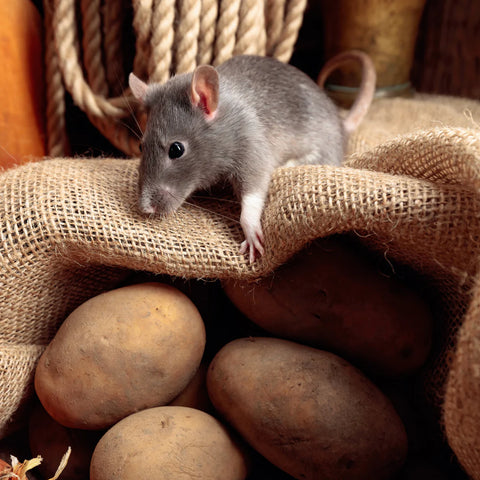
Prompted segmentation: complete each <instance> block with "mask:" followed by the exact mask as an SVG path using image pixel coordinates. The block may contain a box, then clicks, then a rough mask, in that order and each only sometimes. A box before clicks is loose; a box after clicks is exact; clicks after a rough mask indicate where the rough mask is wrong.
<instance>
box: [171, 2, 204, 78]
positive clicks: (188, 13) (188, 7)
mask: <svg viewBox="0 0 480 480" xmlns="http://www.w3.org/2000/svg"><path fill="white" fill-rule="evenodd" d="M201 9H202V1H201V0H183V1H181V2H180V12H179V13H180V15H179V16H180V18H181V19H182V20H181V22H180V23H179V24H178V28H177V32H176V36H175V39H176V45H177V48H176V57H175V64H176V71H177V73H185V72H191V71H193V70H194V69H195V67H196V66H197V52H198V33H199V32H200V12H201Z"/></svg>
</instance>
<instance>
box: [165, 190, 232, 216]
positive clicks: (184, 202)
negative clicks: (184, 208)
mask: <svg viewBox="0 0 480 480" xmlns="http://www.w3.org/2000/svg"><path fill="white" fill-rule="evenodd" d="M168 194H169V195H170V196H171V197H172V198H174V199H175V200H178V198H177V197H176V196H175V195H174V194H173V193H172V192H168ZM183 204H184V205H190V206H191V207H193V208H196V209H198V210H202V211H204V212H207V213H213V214H214V215H216V216H218V217H221V218H224V219H226V220H229V221H231V222H235V223H240V222H239V221H238V220H237V219H236V218H234V217H229V216H228V215H223V214H222V213H219V212H215V211H214V210H210V209H208V208H205V207H201V206H200V205H197V204H195V203H192V202H189V201H188V200H184V201H183Z"/></svg>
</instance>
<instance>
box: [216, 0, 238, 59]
mask: <svg viewBox="0 0 480 480" xmlns="http://www.w3.org/2000/svg"><path fill="white" fill-rule="evenodd" d="M219 1H220V2H221V3H220V16H219V18H218V22H217V39H216V42H215V49H214V59H213V64H214V65H220V64H221V63H223V62H224V61H225V60H228V59H229V58H230V57H231V56H232V55H233V51H234V49H235V36H236V34H237V28H238V24H239V18H238V16H239V13H240V5H241V0H219Z"/></svg>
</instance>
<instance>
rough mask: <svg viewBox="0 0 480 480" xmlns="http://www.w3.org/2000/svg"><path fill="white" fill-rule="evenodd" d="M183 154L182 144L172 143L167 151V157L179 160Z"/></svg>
mask: <svg viewBox="0 0 480 480" xmlns="http://www.w3.org/2000/svg"><path fill="white" fill-rule="evenodd" d="M184 153H185V147H184V145H183V143H180V142H173V143H172V144H171V145H170V148H169V149H168V156H169V157H170V158H180V157H181V156H182V155H183V154H184Z"/></svg>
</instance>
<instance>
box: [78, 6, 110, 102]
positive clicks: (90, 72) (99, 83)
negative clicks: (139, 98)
mask: <svg viewBox="0 0 480 480" xmlns="http://www.w3.org/2000/svg"><path fill="white" fill-rule="evenodd" d="M100 5H101V2H100V0H82V1H81V8H82V28H83V37H82V45H83V56H84V60H83V64H84V65H85V70H86V72H87V78H88V83H89V84H90V85H91V89H92V91H93V92H94V93H97V94H99V95H102V96H104V97H106V96H107V95H108V86H107V76H106V73H105V69H104V68H103V61H102V18H101V14H100V13H101V12H100Z"/></svg>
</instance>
